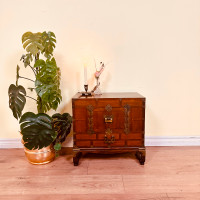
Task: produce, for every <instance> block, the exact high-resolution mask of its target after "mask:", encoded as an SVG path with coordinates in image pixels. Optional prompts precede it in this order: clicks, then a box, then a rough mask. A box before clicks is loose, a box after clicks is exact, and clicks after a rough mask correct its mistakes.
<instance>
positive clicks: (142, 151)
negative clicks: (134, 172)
mask: <svg viewBox="0 0 200 200" xmlns="http://www.w3.org/2000/svg"><path fill="white" fill-rule="evenodd" d="M135 156H136V158H137V159H138V160H139V162H140V164H141V165H144V162H145V156H146V150H145V148H140V149H138V151H137V152H136V153H135Z"/></svg>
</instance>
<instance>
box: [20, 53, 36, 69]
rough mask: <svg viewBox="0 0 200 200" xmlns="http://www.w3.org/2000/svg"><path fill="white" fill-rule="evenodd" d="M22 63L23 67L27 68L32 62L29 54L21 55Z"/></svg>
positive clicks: (31, 56)
mask: <svg viewBox="0 0 200 200" xmlns="http://www.w3.org/2000/svg"><path fill="white" fill-rule="evenodd" d="M20 60H22V61H23V63H24V67H27V66H29V65H30V64H31V62H32V61H33V55H32V54H31V53H27V54H26V55H22V57H21V59H20Z"/></svg>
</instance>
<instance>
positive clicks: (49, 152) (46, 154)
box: [24, 144, 55, 165]
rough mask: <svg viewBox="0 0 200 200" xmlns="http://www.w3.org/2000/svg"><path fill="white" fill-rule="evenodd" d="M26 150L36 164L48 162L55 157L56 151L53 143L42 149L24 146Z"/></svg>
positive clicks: (30, 160) (32, 162)
mask: <svg viewBox="0 0 200 200" xmlns="http://www.w3.org/2000/svg"><path fill="white" fill-rule="evenodd" d="M24 152H25V155H26V157H27V159H28V161H29V162H30V163H31V164H34V165H43V164H47V163H49V162H51V161H53V160H54V159H55V151H54V149H53V145H52V144H51V145H49V146H47V147H44V148H42V149H40V150H38V149H36V150H29V149H27V148H26V147H24Z"/></svg>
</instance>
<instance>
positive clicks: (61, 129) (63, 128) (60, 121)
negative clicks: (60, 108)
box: [52, 113, 72, 150]
mask: <svg viewBox="0 0 200 200" xmlns="http://www.w3.org/2000/svg"><path fill="white" fill-rule="evenodd" d="M52 118H53V126H54V130H55V131H56V132H57V137H56V140H55V141H54V144H55V147H56V148H59V147H61V145H59V143H62V142H64V141H65V139H66V137H67V135H68V134H69V133H70V129H71V123H72V117H71V116H70V114H69V113H63V114H62V115H61V114H60V113H56V114H54V115H53V116H52ZM56 150H60V149H56Z"/></svg>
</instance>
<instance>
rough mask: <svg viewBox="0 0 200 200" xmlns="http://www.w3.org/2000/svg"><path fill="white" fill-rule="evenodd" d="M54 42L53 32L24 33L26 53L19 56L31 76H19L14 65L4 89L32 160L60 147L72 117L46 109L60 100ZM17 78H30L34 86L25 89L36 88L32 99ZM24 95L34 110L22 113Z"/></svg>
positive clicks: (44, 158) (51, 156) (43, 158)
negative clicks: (12, 80)
mask: <svg viewBox="0 0 200 200" xmlns="http://www.w3.org/2000/svg"><path fill="white" fill-rule="evenodd" d="M55 43H56V37H55V34H54V33H53V32H46V31H45V32H43V33H40V32H38V33H32V32H26V33H24V34H23V35H22V44H23V48H24V49H25V50H26V54H25V55H22V57H21V59H20V60H21V61H23V64H24V67H25V68H28V67H30V68H31V70H32V72H33V74H34V77H35V79H34V80H31V79H30V78H27V77H23V76H21V75H20V73H19V71H20V67H19V66H18V65H17V75H16V84H11V85H10V87H9V89H8V95H9V107H10V109H11V110H12V112H13V116H14V117H15V118H16V119H17V120H19V123H20V132H21V134H22V141H23V144H24V150H25V153H26V155H27V157H28V160H29V161H30V162H31V163H33V164H44V163H48V162H50V161H52V160H53V159H54V157H55V151H58V150H60V149H61V143H62V142H63V141H64V140H65V138H66V136H67V135H68V134H69V132H70V129H71V122H72V117H71V116H70V115H69V113H64V114H62V115H61V114H59V113H56V114H54V115H53V116H49V115H48V114H47V113H46V112H47V111H49V110H50V109H54V110H56V109H57V107H58V105H59V103H60V102H61V100H62V96H61V90H60V68H59V67H58V66H57V64H56V60H55V58H54V57H53V51H54V48H55ZM19 79H27V80H29V81H31V82H34V87H32V88H28V89H29V90H31V91H35V92H36V96H37V98H36V99H34V98H33V97H30V96H27V94H26V89H25V88H24V87H23V86H22V85H19V84H18V82H19ZM27 98H30V99H32V100H33V101H35V102H36V104H37V112H38V113H37V114H35V113H33V112H26V113H24V114H23V115H22V111H23V109H24V106H25V104H26V99H27Z"/></svg>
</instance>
